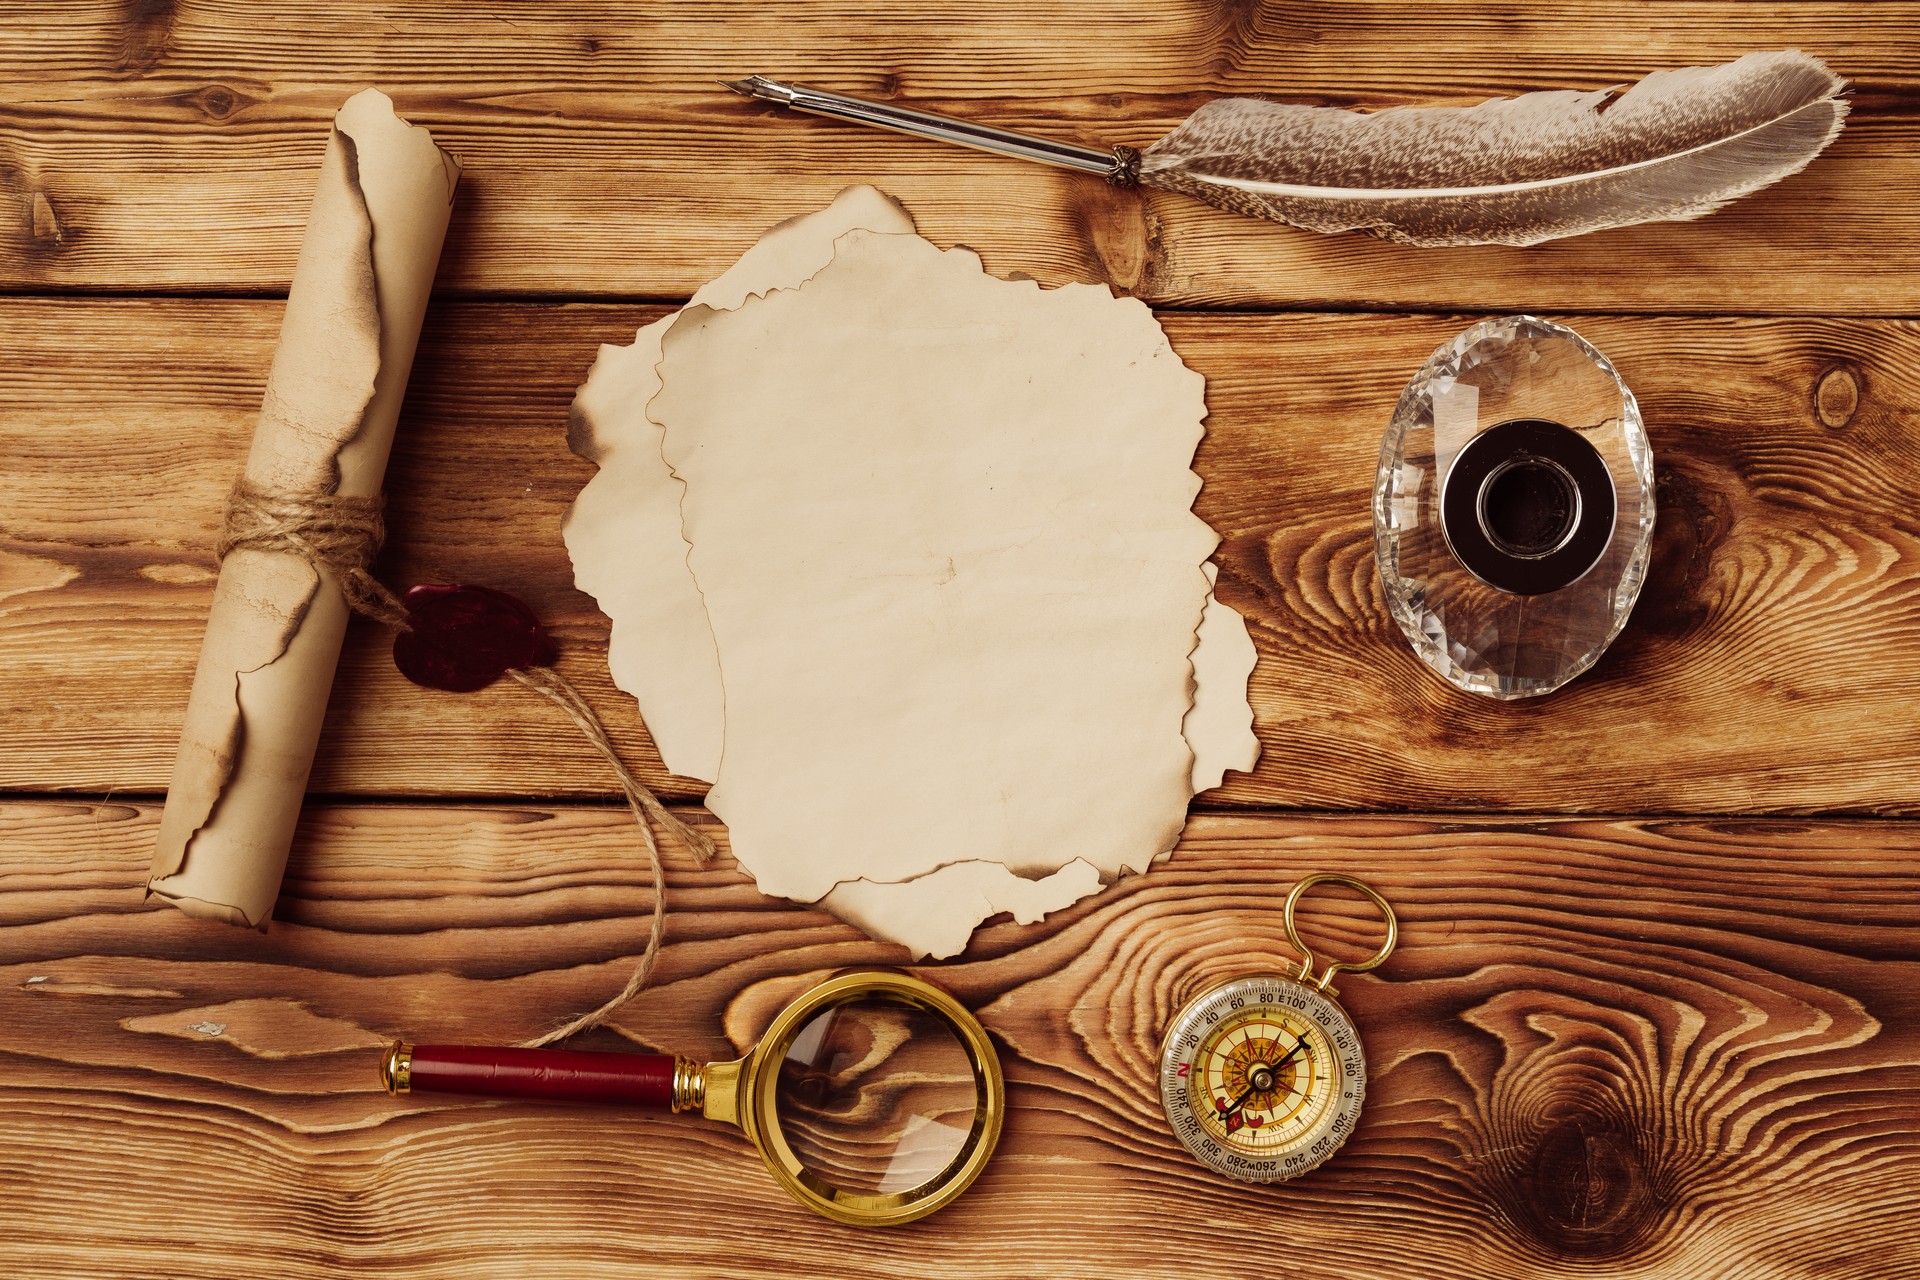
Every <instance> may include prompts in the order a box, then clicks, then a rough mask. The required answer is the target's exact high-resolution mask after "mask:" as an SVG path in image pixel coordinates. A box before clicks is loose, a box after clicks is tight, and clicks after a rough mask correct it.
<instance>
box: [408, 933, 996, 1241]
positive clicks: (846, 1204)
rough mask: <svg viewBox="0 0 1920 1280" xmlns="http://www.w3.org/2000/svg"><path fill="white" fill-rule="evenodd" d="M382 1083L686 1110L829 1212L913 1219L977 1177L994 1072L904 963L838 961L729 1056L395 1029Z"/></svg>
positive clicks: (980, 1036)
mask: <svg viewBox="0 0 1920 1280" xmlns="http://www.w3.org/2000/svg"><path fill="white" fill-rule="evenodd" d="M380 1079H381V1082H382V1083H383V1084H385V1085H386V1088H387V1092H388V1093H393V1094H402V1093H411V1092H416V1091H420V1092H425V1091H432V1092H437V1093H477V1094H490V1095H494V1096H505V1097H516V1098H544V1099H551V1100H555V1101H569V1102H603V1103H617V1104H625V1105H628V1106H640V1107H658V1108H668V1109H671V1110H673V1111H676V1112H677V1111H695V1110H697V1111H699V1112H700V1113H701V1114H702V1115H704V1116H705V1117H706V1118H707V1119H709V1120H720V1121H724V1122H725V1123H727V1124H732V1125H738V1126H739V1127H740V1128H741V1129H743V1130H744V1131H745V1132H746V1135H747V1137H748V1138H749V1139H750V1140H751V1141H752V1142H753V1145H754V1146H756V1147H758V1148H759V1150H760V1156H761V1158H762V1159H764V1160H765V1161H766V1164H767V1168H768V1169H770V1170H772V1171H773V1176H774V1177H775V1178H776V1179H778V1180H779V1182H780V1185H781V1186H783V1187H785V1188H786V1189H787V1192H788V1194H789V1195H791V1196H792V1197H793V1198H794V1199H796V1200H798V1201H799V1202H800V1203H801V1204H804V1205H806V1206H807V1207H808V1208H810V1209H813V1210H815V1211H816V1212H819V1213H822V1214H825V1215H826V1216H827V1217H829V1218H832V1219H833V1220H835V1221H836V1222H845V1223H851V1224H853V1225H856V1226H890V1225H893V1224H895V1223H902V1222H912V1221H913V1220H914V1219H916V1218H924V1217H925V1216H927V1215H928V1214H930V1213H932V1212H933V1211H934V1210H936V1209H939V1208H941V1207H943V1206H944V1205H946V1204H947V1203H949V1202H950V1201H952V1200H953V1199H954V1198H955V1197H956V1196H958V1195H959V1194H960V1193H961V1192H962V1191H965V1190H966V1189H967V1187H968V1186H969V1185H970V1184H971V1183H972V1182H973V1180H974V1179H975V1178H977V1177H979V1176H980V1171H981V1169H983V1168H985V1167H986V1163H987V1158H988V1157H989V1156H991V1155H992V1154H993V1147H994V1144H995V1143H996V1142H998V1141H999V1139H1000V1125H1001V1121H1002V1118H1003V1117H1004V1115H1005V1113H1006V1085H1005V1082H1004V1081H1003V1080H1002V1078H1001V1075H1000V1060H999V1058H998V1057H997V1056H995V1054H994V1051H993V1045H992V1043H991V1042H990V1041H989V1040H988V1039H987V1033H986V1030H985V1028H983V1027H982V1026H981V1025H980V1023H979V1022H978V1021H976V1020H975V1019H974V1016H973V1015H972V1014H971V1013H969V1012H967V1010H966V1008H965V1007H964V1006H962V1005H961V1004H960V1002H959V1001H957V1000H955V999H954V998H953V997H952V996H950V995H948V994H947V993H946V992H944V991H942V990H940V989H939V988H938V987H935V986H933V985H932V984H931V983H928V982H925V981H923V980H922V979H920V978H916V977H914V976H912V975H911V974H905V973H898V972H894V971H892V970H882V969H863V970H856V971H852V972H847V973H841V974H836V975H835V976H834V977H831V978H829V979H827V980H826V981H825V982H823V983H821V984H820V985H818V986H816V987H814V988H812V989H811V990H809V991H807V992H806V993H805V994H803V995H802V996H801V997H800V998H799V999H797V1000H795V1001H794V1002H793V1003H792V1004H790V1005H788V1006H787V1007H786V1008H785V1009H783V1010H782V1011H781V1013H780V1016H779V1017H777V1018H775V1019H774V1021H773V1025H772V1026H771V1027H769V1028H767V1033H766V1035H765V1036H763V1037H762V1038H761V1040H760V1043H759V1044H758V1045H756V1046H755V1047H754V1049H753V1051H752V1052H751V1053H749V1054H747V1056H746V1057H744V1058H741V1059H740V1060H738V1061H737V1062H709V1063H705V1064H702V1063H698V1062H694V1061H692V1060H691V1059H688V1058H683V1057H676V1056H672V1055H668V1054H635V1053H586V1052H580V1051H577V1050H566V1049H507V1048H489V1047H482V1046H470V1045H433V1044H423V1045H417V1046H416V1045H407V1044H400V1043H396V1044H394V1045H393V1046H392V1047H391V1048H389V1049H388V1050H387V1053H386V1056H385V1057H384V1058H383V1059H382V1060H381V1063H380Z"/></svg>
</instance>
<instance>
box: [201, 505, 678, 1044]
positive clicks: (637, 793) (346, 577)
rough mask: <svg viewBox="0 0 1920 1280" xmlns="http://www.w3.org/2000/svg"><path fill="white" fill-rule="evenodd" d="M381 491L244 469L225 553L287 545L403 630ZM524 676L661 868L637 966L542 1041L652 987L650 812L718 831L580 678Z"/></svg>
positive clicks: (406, 626)
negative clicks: (672, 788) (377, 568)
mask: <svg viewBox="0 0 1920 1280" xmlns="http://www.w3.org/2000/svg"><path fill="white" fill-rule="evenodd" d="M385 506H386V500H385V499H384V498H382V497H373V498H352V497H346V496H344V495H341V494H337V493H309V492H301V491H289V490H284V489H268V488H265V487H264V486H261V485H257V484H254V483H253V482H252V481H250V480H248V479H247V478H246V477H245V476H242V477H240V478H239V479H238V480H236V481H235V482H234V485H233V491H232V493H230V494H229V495H228V497H227V514H226V523H225V525H224V527H223V528H222V530H221V533H220V541H219V545H218V554H219V556H220V558H221V559H223V560H224V559H225V558H226V557H227V555H228V553H229V552H232V551H233V550H235V549H236V548H240V547H247V548H250V549H253V550H257V551H278V552H286V553H290V554H293V555H297V556H300V557H301V558H302V559H304V560H306V561H307V563H309V564H311V565H312V566H313V567H314V570H315V571H316V572H321V573H323V574H331V575H332V576H333V578H334V579H335V581H337V582H338V583H339V586H340V594H341V595H342V596H343V597H344V598H345V600H346V602H347V607H348V608H350V609H352V610H353V611H354V612H355V613H359V614H363V615H364V616H366V617H369V618H372V619H374V620H375V621H376V622H381V623H385V624H386V625H387V626H389V627H392V628H394V629H395V630H398V631H410V630H412V629H413V628H412V623H411V622H410V621H409V619H408V617H407V608H406V606H405V605H404V604H402V603H401V601H400V598H399V597H398V596H396V595H395V594H394V593H393V592H391V591H389V590H388V589H387V587H386V585H385V584H384V583H382V582H381V581H380V580H379V579H378V578H376V577H374V576H373V573H372V566H373V562H374V559H375V557H377V556H378V555H379V554H380V545H381V543H382V542H384V541H385V540H386V523H385V520H384V519H383V516H382V512H383V510H384V508H385ZM507 674H508V675H510V676H512V677H513V678H514V679H515V680H517V681H519V682H520V683H521V684H523V685H525V686H526V687H527V688H529V689H531V690H533V692H535V693H537V694H539V695H540V696H541V697H543V698H545V699H546V700H547V701H549V702H551V703H553V704H554V705H555V706H557V707H559V708H560V709H561V710H562V711H564V712H566V714H567V718H568V719H570V720H572V721H573V723H574V725H575V726H576V727H577V728H578V729H579V730H580V732H581V733H583V734H585V735H586V738H587V741H588V742H590V743H592V744H593V747H594V749H595V750H596V751H598V752H599V753H600V754H601V755H602V756H604V757H605V758H606V761H607V763H608V764H609V765H611V766H613V772H614V776H615V777H617V778H619V780H620V789H621V791H622V792H624V793H625V795H626V798H627V807H628V808H629V809H631V810H632V811H633V818H634V821H635V822H637V823H638V824H639V826H640V837H641V842H642V843H643V844H645V845H646V849H647V865H648V867H649V869H650V870H651V871H652V873H653V923H652V926H651V928H649V929H648V931H647V945H646V948H645V950H643V951H642V952H641V954H640V962H639V963H638V964H637V965H635V966H634V969H633V973H632V974H631V975H629V977H628V978H627V984H626V986H624V987H622V988H621V989H620V990H619V992H618V993H616V994H615V995H614V996H613V997H612V998H611V999H609V1000H607V1001H606V1002H605V1003H604V1004H602V1005H601V1006H600V1007H599V1008H597V1009H594V1010H592V1011H590V1012H588V1013H583V1014H581V1015H580V1016H579V1017H577V1018H574V1019H572V1020H570V1021H568V1022H566V1023H563V1024H562V1025H560V1026H558V1027H555V1028H554V1029H553V1030H551V1031H549V1032H547V1033H545V1034H544V1035H540V1036H536V1037H535V1038H533V1039H531V1040H526V1041H522V1042H521V1047H523V1048H529V1049H536V1048H539V1047H541V1046H542V1045H549V1044H552V1043H554V1042H555V1041H558V1040H564V1039H566V1038H567V1037H568V1036H571V1035H575V1034H578V1033H579V1032H582V1031H586V1030H588V1029H590V1028H592V1027H597V1026H600V1025H601V1024H603V1023H604V1022H606V1020H607V1019H608V1018H610V1017H612V1016H613V1015H614V1013H616V1012H617V1011H618V1010H619V1009H620V1008H621V1006H623V1005H624V1004H626V1003H627V1001H629V1000H631V999H633V997H634V996H636V995H638V994H639V993H640V991H641V990H642V989H643V988H645V986H646V985H647V982H648V980H649V979H650V978H652V976H653V966H654V962H655V961H656V960H658V959H659V956H660V944H661V942H662V940H663V939H664V937H665V935H666V922H667V893H666V890H667V871H666V867H665V865H664V864H663V863H662V861H661V858H660V842H659V841H658V839H656V838H655V836H654V834H653V827H652V825H651V823H650V822H649V821H648V819H650V818H651V819H652V821H653V822H657V823H659V824H660V825H661V826H663V827H666V828H667V829H669V830H670V831H672V832H673V833H674V835H675V836H677V837H678V838H679V840H680V842H681V843H682V844H683V845H685V846H686V847H687V848H688V849H689V850H690V851H691V852H692V853H693V855H694V857H695V858H696V859H697V860H698V861H699V862H700V863H701V865H703V866H704V865H705V864H706V862H707V861H708V860H709V859H710V858H712V857H713V854H714V847H713V841H712V840H711V839H710V838H708V836H707V835H706V834H705V833H704V832H701V831H697V830H695V829H694V828H692V827H690V826H688V825H687V824H686V823H685V822H682V821H681V820H680V819H679V818H678V817H676V816H675V815H674V814H673V813H672V812H671V811H670V810H669V809H668V808H667V807H666V806H665V805H663V804H661V803H660V801H659V799H658V798H657V797H656V796H655V795H654V794H653V792H651V791H649V790H648V789H647V787H646V784H644V783H643V782H641V781H640V779H639V778H638V777H636V776H635V775H634V772H633V770H631V769H629V768H628V767H627V764H626V761H624V760H622V759H621V758H620V753H619V752H618V751H617V750H615V749H614V745H613V740H612V739H611V738H610V737H608V736H607V728H606V726H605V725H604V724H602V723H601V722H600V717H599V716H597V715H595V714H594V710H593V708H592V706H590V705H589V704H588V702H587V700H586V698H584V697H583V696H581V693H580V690H579V689H578V688H577V687H576V686H575V685H574V683H573V682H572V681H571V680H568V679H567V678H566V677H565V676H563V675H561V674H560V673H559V672H558V671H556V670H555V669H554V668H552V667H521V668H514V669H511V670H509V671H508V672H507Z"/></svg>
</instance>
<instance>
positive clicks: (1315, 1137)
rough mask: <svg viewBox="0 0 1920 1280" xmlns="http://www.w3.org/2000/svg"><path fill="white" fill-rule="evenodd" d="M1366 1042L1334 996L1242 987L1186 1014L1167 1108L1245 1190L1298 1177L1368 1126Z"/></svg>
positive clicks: (1165, 1074)
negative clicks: (1359, 1124) (1364, 1117)
mask: <svg viewBox="0 0 1920 1280" xmlns="http://www.w3.org/2000/svg"><path fill="white" fill-rule="evenodd" d="M1366 1092H1367V1067H1366V1060H1365V1059H1364V1058H1363V1057H1362V1056H1361V1053H1360V1036H1359V1034H1358V1033H1357V1032H1356V1031H1355V1030H1354V1028H1353V1023H1352V1022H1350V1021H1349V1020H1348V1019H1347V1015H1346V1014H1345V1013H1344V1012H1342V1011H1341V1008H1340V1006H1339V1005H1338V1004H1336V1003H1334V1001H1333V1000H1332V998H1331V997H1329V996H1326V995H1323V994H1322V993H1320V992H1318V991H1315V990H1313V989H1312V988H1311V987H1308V986H1306V985H1305V984H1303V983H1300V982H1296V981H1294V980H1293V979H1292V978H1286V977H1281V976H1280V975H1278V974H1261V975H1256V976H1254V977H1249V978H1237V979H1235V980H1234V981H1232V982H1228V983H1225V984H1223V985H1221V986H1218V987H1215V988H1214V989H1213V990H1211V991H1208V992H1206V993H1205V994H1204V995H1202V996H1200V997H1199V998H1198V999H1196V1000H1194V1001H1193V1002H1192V1003H1191V1004H1189V1005H1187V1007H1186V1008H1184V1009H1182V1010H1181V1011H1180V1012H1179V1014H1178V1015H1176V1016H1175V1018H1174V1020H1173V1025H1172V1026H1171V1027H1169V1028H1168V1030H1167V1039H1166V1043H1165V1044H1164V1045H1162V1047H1161V1050H1160V1101H1161V1104H1162V1105H1163V1106H1164V1107H1165V1108H1166V1111H1167V1120H1168V1121H1169V1123H1171V1124H1172V1125H1173V1132H1174V1135H1175V1136H1176V1137H1178V1138H1179V1139H1180V1141H1181V1142H1182V1143H1183V1144H1184V1145H1185V1146H1186V1148H1187V1150H1189V1151H1191V1152H1192V1153H1193V1154H1194V1156H1195V1157H1196V1158H1197V1159H1199V1161H1200V1163H1202V1164H1204V1165H1206V1166H1207V1167H1208V1168H1210V1169H1213V1170H1214V1171H1216V1172H1218V1173H1222V1174H1225V1175H1226V1176H1227V1177H1229V1178H1237V1179H1239V1180H1240V1181H1242V1182H1278V1181H1280V1180H1281V1179H1284V1178H1292V1177H1297V1176H1298V1175H1300V1174H1303V1173H1305V1172H1306V1171H1307V1170H1309V1169H1312V1168H1314V1167H1315V1166H1316V1165H1318V1164H1320V1162H1321V1161H1323V1160H1325V1159H1326V1158H1327V1157H1328V1156H1330V1155H1332V1154H1333V1153H1334V1151H1335V1150H1337V1149H1338V1148H1339V1146H1340V1144H1341V1143H1342V1142H1345V1141H1346V1140H1347V1135H1348V1134H1350V1133H1352V1132H1353V1126H1354V1124H1355V1122H1356V1121H1358V1120H1359V1118H1360V1104H1361V1102H1362V1101H1364V1100H1365V1098H1366Z"/></svg>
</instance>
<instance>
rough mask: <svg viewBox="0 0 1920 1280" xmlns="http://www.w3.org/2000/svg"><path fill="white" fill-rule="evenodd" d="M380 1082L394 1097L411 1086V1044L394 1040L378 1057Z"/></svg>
mask: <svg viewBox="0 0 1920 1280" xmlns="http://www.w3.org/2000/svg"><path fill="white" fill-rule="evenodd" d="M380 1083H381V1084H383V1085H385V1086H386V1089H387V1092H388V1093H391V1094H393V1095H394V1096H395V1097H398V1096H399V1095H401V1094H403V1093H406V1092H408V1091H409V1090H411V1089H412V1088H413V1046H412V1045H410V1044H406V1043H403V1042H402V1041H399V1040H395V1041H394V1042H393V1043H392V1044H390V1045H388V1046H387V1052H386V1055H385V1056H384V1057H382V1058H381V1059H380Z"/></svg>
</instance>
